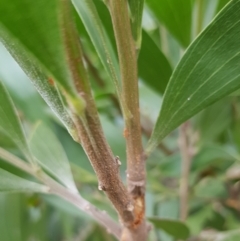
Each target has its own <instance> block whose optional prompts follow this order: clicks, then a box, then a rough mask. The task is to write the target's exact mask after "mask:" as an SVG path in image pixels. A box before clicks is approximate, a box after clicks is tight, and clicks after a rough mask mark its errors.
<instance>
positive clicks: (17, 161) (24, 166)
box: [0, 147, 35, 175]
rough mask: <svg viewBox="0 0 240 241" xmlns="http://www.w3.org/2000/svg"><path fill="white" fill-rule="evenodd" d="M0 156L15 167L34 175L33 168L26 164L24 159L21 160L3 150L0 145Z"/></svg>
mask: <svg viewBox="0 0 240 241" xmlns="http://www.w3.org/2000/svg"><path fill="white" fill-rule="evenodd" d="M0 157H1V158H2V159H3V160H5V161H7V162H9V163H10V164H12V165H13V166H15V167H18V168H19V169H21V170H23V171H24V172H26V173H28V174H30V175H35V172H34V170H33V169H32V167H31V166H30V165H29V164H27V163H26V162H25V161H23V160H21V159H20V158H18V157H17V156H14V155H13V154H12V153H10V152H8V151H6V150H4V149H3V148H1V147H0Z"/></svg>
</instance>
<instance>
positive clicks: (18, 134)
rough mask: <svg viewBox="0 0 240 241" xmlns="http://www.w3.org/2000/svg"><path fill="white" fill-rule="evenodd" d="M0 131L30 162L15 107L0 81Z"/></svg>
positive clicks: (30, 158) (29, 155) (30, 157)
mask: <svg viewBox="0 0 240 241" xmlns="http://www.w3.org/2000/svg"><path fill="white" fill-rule="evenodd" d="M0 116H1V118H0V132H2V133H3V135H5V136H7V137H8V138H9V139H10V140H11V141H12V142H14V144H15V145H16V146H17V147H18V148H19V150H21V152H22V153H23V154H24V155H25V157H26V158H27V159H28V160H29V161H30V162H32V161H33V160H32V156H31V154H30V152H29V148H28V145H27V142H26V138H25V135H24V133H23V129H22V126H21V124H20V121H19V118H18V116H17V113H16V110H15V107H14V105H13V102H12V100H11V97H10V96H9V94H8V92H7V91H6V89H5V88H4V86H3V83H2V82H1V81H0Z"/></svg>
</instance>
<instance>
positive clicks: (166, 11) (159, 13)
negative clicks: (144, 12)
mask: <svg viewBox="0 0 240 241" xmlns="http://www.w3.org/2000/svg"><path fill="white" fill-rule="evenodd" d="M146 2H147V5H148V6H149V7H150V9H151V10H152V12H153V13H154V14H155V16H156V17H157V18H158V20H159V21H160V22H161V23H163V24H164V25H165V26H166V28H167V29H168V30H169V32H171V33H172V34H173V35H174V36H175V37H176V38H177V39H178V40H179V42H180V43H181V44H182V45H183V47H187V46H188V45H189V43H190V40H191V22H192V0H178V1H176V0H147V1H146Z"/></svg>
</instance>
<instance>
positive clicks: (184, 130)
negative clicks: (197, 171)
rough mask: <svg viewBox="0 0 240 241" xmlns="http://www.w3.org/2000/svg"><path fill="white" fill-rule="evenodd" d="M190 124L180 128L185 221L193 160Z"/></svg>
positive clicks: (181, 208) (182, 204) (181, 195)
mask: <svg viewBox="0 0 240 241" xmlns="http://www.w3.org/2000/svg"><path fill="white" fill-rule="evenodd" d="M188 127H189V122H186V123H184V124H182V125H181V126H180V129H179V130H180V133H179V149H180V152H181V156H182V172H181V180H180V218H181V220H183V221H185V220H186V218H187V216H188V198H189V172H190V166H191V160H192V154H191V150H190V146H189V137H188Z"/></svg>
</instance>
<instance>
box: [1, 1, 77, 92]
mask: <svg viewBox="0 0 240 241" xmlns="http://www.w3.org/2000/svg"><path fill="white" fill-rule="evenodd" d="M58 4H59V1H57V0H51V1H48V0H43V1H32V0H15V1H14V2H13V1H11V2H9V1H7V0H2V1H1V8H0V40H1V41H2V42H3V43H4V45H5V46H7V48H8V49H12V51H11V54H13V57H14V58H16V60H17V61H18V63H19V65H20V66H22V65H23V66H24V69H25V71H28V72H29V71H30V72H31V71H33V69H32V68H31V61H34V65H35V67H37V68H39V67H41V71H44V73H45V72H46V73H47V75H49V77H50V78H53V79H54V80H56V81H59V83H61V85H62V86H63V87H64V88H65V89H66V90H67V91H68V92H69V93H72V92H73V89H72V85H71V81H70V76H69V72H68V69H67V64H66V61H65V59H66V58H65V53H64V44H63V41H62V39H61V28H60V27H59V11H58V10H59V9H58V8H59V6H58ZM22 54H24V55H25V56H24V57H23V58H26V56H27V57H28V59H29V61H24V62H23V63H22V60H23V58H22V57H21V55H22ZM26 64H27V65H26ZM28 68H29V69H28Z"/></svg>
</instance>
